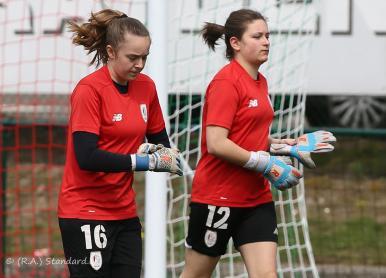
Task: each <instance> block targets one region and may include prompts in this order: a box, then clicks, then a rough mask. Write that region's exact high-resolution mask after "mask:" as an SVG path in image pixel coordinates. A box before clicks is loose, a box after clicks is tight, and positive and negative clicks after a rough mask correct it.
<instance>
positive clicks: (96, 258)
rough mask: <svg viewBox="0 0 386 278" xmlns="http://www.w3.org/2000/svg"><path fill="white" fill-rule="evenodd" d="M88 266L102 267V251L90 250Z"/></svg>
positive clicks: (96, 268) (97, 268)
mask: <svg viewBox="0 0 386 278" xmlns="http://www.w3.org/2000/svg"><path fill="white" fill-rule="evenodd" d="M90 266H91V267H92V268H93V269H95V270H99V269H100V268H101V267H102V253H101V251H91V252H90Z"/></svg>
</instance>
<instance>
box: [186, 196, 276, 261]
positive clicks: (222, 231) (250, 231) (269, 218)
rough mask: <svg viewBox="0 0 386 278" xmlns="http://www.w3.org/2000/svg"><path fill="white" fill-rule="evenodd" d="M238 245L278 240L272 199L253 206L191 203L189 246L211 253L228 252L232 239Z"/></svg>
mask: <svg viewBox="0 0 386 278" xmlns="http://www.w3.org/2000/svg"><path fill="white" fill-rule="evenodd" d="M230 237H232V239H233V242H234V245H235V247H236V248H237V249H238V248H239V247H240V246H241V245H243V244H246V243H252V242H262V241H273V242H276V243H277V241H278V230H277V224H276V212H275V205H274V203H273V202H270V203H266V204H262V205H258V206H256V207H251V208H235V207H217V206H213V205H208V204H200V203H191V204H190V220H189V231H188V236H187V238H186V247H188V248H192V249H193V250H195V251H197V252H199V253H202V254H205V255H208V256H211V257H217V256H221V255H223V254H225V252H226V247H227V245H228V242H229V239H230Z"/></svg>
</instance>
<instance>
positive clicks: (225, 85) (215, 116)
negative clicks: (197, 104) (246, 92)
mask: <svg viewBox="0 0 386 278" xmlns="http://www.w3.org/2000/svg"><path fill="white" fill-rule="evenodd" d="M205 101H206V106H207V107H206V111H207V118H206V125H207V126H208V125H215V126H221V127H225V128H227V129H230V128H231V126H232V122H233V119H234V117H235V114H236V112H237V107H238V104H239V94H238V92H237V89H236V88H235V86H234V85H233V84H232V83H231V82H230V81H228V80H214V81H212V83H211V84H210V85H209V88H208V91H207V93H206V99H205Z"/></svg>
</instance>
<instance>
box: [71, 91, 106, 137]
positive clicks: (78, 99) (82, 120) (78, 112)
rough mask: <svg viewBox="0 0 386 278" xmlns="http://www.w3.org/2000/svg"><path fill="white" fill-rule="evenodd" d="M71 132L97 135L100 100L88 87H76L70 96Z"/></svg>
mask: <svg viewBox="0 0 386 278" xmlns="http://www.w3.org/2000/svg"><path fill="white" fill-rule="evenodd" d="M70 121H71V127H72V128H71V132H75V131H86V132H91V133H95V134H97V135H99V128H100V99H99V97H98V95H97V93H96V91H95V90H94V89H93V88H92V87H91V86H89V85H78V86H77V87H76V88H75V90H74V92H73V93H72V96H71V118H70Z"/></svg>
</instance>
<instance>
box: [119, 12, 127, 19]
mask: <svg viewBox="0 0 386 278" xmlns="http://www.w3.org/2000/svg"><path fill="white" fill-rule="evenodd" d="M125 17H128V16H127V14H125V13H123V14H121V15H120V16H119V17H118V18H125Z"/></svg>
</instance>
